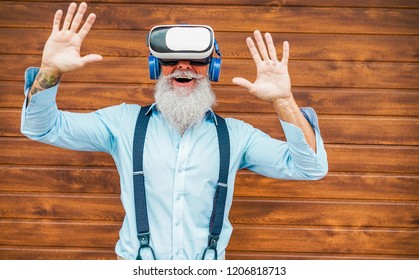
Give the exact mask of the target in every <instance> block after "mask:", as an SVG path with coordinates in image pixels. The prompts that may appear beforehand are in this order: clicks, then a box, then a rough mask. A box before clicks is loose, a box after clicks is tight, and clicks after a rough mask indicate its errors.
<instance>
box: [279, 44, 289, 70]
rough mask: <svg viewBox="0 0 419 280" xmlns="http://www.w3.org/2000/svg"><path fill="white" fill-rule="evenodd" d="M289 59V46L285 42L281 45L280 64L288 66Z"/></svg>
mask: <svg viewBox="0 0 419 280" xmlns="http://www.w3.org/2000/svg"><path fill="white" fill-rule="evenodd" d="M289 57H290V45H289V43H288V42H287V41H285V42H284V43H283V45H282V60H281V63H282V64H284V65H285V66H287V65H288V59H289Z"/></svg>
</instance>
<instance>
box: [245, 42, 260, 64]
mask: <svg viewBox="0 0 419 280" xmlns="http://www.w3.org/2000/svg"><path fill="white" fill-rule="evenodd" d="M246 43H247V47H248V48H249V51H250V55H251V56H252V58H253V60H254V62H255V63H256V64H258V63H260V62H261V61H262V59H261V58H260V55H259V51H258V49H257V48H256V46H255V43H254V42H253V40H252V38H250V37H248V38H247V39H246Z"/></svg>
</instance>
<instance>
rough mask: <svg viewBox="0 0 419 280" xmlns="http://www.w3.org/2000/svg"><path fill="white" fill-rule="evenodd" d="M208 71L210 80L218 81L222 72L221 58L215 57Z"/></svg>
mask: <svg viewBox="0 0 419 280" xmlns="http://www.w3.org/2000/svg"><path fill="white" fill-rule="evenodd" d="M208 71H209V74H208V76H209V79H210V81H213V82H218V81H219V80H220V73H221V58H218V57H213V58H212V59H211V64H210V67H209V70H208Z"/></svg>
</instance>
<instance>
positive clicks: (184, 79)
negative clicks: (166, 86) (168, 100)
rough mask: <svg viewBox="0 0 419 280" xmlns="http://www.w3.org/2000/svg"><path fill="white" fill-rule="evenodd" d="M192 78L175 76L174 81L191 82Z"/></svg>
mask: <svg viewBox="0 0 419 280" xmlns="http://www.w3.org/2000/svg"><path fill="white" fill-rule="evenodd" d="M192 80H193V79H192V78H183V77H182V78H175V81H176V82H178V83H181V84H186V83H189V82H191V81H192Z"/></svg>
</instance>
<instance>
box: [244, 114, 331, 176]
mask: <svg viewBox="0 0 419 280" xmlns="http://www.w3.org/2000/svg"><path fill="white" fill-rule="evenodd" d="M301 112H302V113H303V115H304V117H305V118H306V119H307V121H308V122H309V123H310V125H311V127H312V128H313V130H314V133H315V137H316V152H314V151H313V149H312V148H311V147H310V145H309V144H308V143H307V141H306V140H305V138H304V134H303V131H302V130H301V129H300V128H298V127H297V126H295V125H293V124H290V123H287V122H284V121H281V120H280V122H281V125H282V128H283V130H284V133H285V137H286V139H287V141H286V142H284V141H281V140H277V139H273V138H271V137H270V136H268V135H267V134H265V133H263V132H261V131H259V130H257V129H253V131H252V133H251V136H250V137H249V141H248V145H247V148H246V152H245V155H244V157H243V162H242V165H241V167H242V168H248V169H250V170H252V171H254V172H256V173H259V174H262V175H264V176H268V177H273V178H278V179H288V180H317V179H321V178H323V177H324V176H326V174H327V172H328V162H327V154H326V150H325V148H324V143H323V139H322V137H321V134H320V129H319V125H318V119H317V115H316V113H315V111H314V110H313V109H312V108H301Z"/></svg>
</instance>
